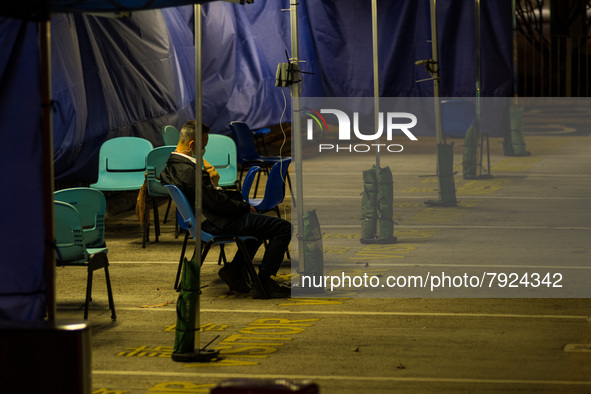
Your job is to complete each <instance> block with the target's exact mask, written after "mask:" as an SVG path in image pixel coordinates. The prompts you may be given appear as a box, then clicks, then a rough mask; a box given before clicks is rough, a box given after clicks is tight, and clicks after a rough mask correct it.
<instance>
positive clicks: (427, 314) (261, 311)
mask: <svg viewBox="0 0 591 394" xmlns="http://www.w3.org/2000/svg"><path fill="white" fill-rule="evenodd" d="M307 299H308V298H302V299H301V300H304V301H305V300H307ZM332 299H334V298H332ZM289 300H290V299H285V300H283V301H289ZM291 300H294V301H295V300H296V299H294V298H291ZM297 300H299V299H297ZM311 300H313V298H311ZM283 305H290V304H287V303H285V304H283ZM117 310H125V311H144V312H145V311H168V312H176V309H175V308H168V309H144V308H137V307H127V308H126V307H121V308H117ZM200 312H201V313H259V314H283V315H292V314H293V315H335V316H413V317H466V318H473V317H487V318H504V319H506V318H512V319H559V320H587V318H588V317H587V316H577V315H519V314H511V313H447V312H384V311H381V312H372V311H300V310H298V311H289V310H279V309H273V310H264V309H201V310H200Z"/></svg>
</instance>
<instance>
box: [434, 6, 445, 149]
mask: <svg viewBox="0 0 591 394" xmlns="http://www.w3.org/2000/svg"><path fill="white" fill-rule="evenodd" d="M438 45H439V43H438V41H437V0H431V58H432V60H433V65H432V67H433V75H434V77H433V97H434V98H435V137H436V139H437V144H444V143H445V141H444V139H443V131H442V129H441V103H440V102H439V97H440V96H441V93H440V88H439V50H438Z"/></svg>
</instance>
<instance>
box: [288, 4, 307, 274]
mask: <svg viewBox="0 0 591 394" xmlns="http://www.w3.org/2000/svg"><path fill="white" fill-rule="evenodd" d="M289 15H290V26H291V59H290V62H291V63H295V64H296V65H298V62H299V59H300V53H299V41H298V3H297V2H290V9H289ZM291 132H292V138H293V145H294V152H293V155H294V161H295V163H294V164H295V171H296V174H295V175H296V182H295V183H296V202H297V204H295V205H296V213H297V216H298V218H297V224H298V232H301V231H303V225H304V188H303V185H304V182H303V179H304V177H303V174H302V129H301V120H300V83H299V82H298V83H293V84H292V85H291ZM292 205H293V203H292ZM297 240H298V269H299V272H302V273H303V272H304V269H305V268H304V267H305V266H304V238H303V237H297Z"/></svg>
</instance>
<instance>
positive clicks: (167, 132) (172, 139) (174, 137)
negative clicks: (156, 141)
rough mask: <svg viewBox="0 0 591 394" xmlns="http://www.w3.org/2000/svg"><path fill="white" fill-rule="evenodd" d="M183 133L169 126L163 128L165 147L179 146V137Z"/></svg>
mask: <svg viewBox="0 0 591 394" xmlns="http://www.w3.org/2000/svg"><path fill="white" fill-rule="evenodd" d="M180 135H181V133H180V132H179V131H178V129H177V128H176V127H174V126H171V125H167V126H164V127H163V128H162V139H163V140H164V145H177V144H178V143H179V137H180Z"/></svg>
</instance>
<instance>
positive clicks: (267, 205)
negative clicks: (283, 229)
mask: <svg viewBox="0 0 591 394" xmlns="http://www.w3.org/2000/svg"><path fill="white" fill-rule="evenodd" d="M290 163H291V158H290V157H288V158H286V159H283V160H281V161H279V162H277V163H275V164H274V165H273V167H272V168H271V171H270V172H269V176H268V178H267V183H266V185H265V194H264V196H263V198H250V189H251V187H252V182H253V180H254V177H255V175H256V173H257V172H259V171H260V167H257V166H254V167H251V168H250V170H248V173H247V174H246V177H245V178H244V183H243V185H242V191H241V193H242V198H244V201H248V203H249V204H250V205H252V206H253V207H255V208H256V209H257V211H258V212H260V213H265V212H269V211H275V212H276V213H277V216H278V217H279V218H281V213H280V211H279V204H281V203H282V202H283V199H284V198H285V179H286V177H287V175H288V170H289V164H290Z"/></svg>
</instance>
